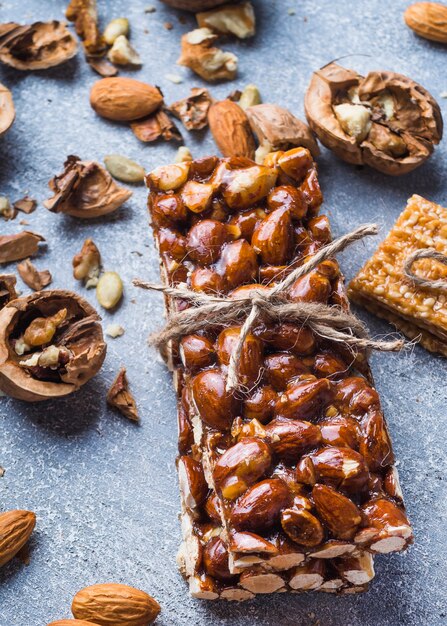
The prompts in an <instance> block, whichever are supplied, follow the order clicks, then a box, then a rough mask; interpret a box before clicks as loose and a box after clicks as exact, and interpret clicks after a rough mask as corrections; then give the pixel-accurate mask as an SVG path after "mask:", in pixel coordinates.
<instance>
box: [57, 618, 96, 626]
mask: <svg viewBox="0 0 447 626" xmlns="http://www.w3.org/2000/svg"><path fill="white" fill-rule="evenodd" d="M48 626H98V624H94V623H93V622H86V621H85V620H83V619H58V620H57V621H56V622H51V624H48Z"/></svg>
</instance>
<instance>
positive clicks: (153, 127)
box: [130, 109, 182, 143]
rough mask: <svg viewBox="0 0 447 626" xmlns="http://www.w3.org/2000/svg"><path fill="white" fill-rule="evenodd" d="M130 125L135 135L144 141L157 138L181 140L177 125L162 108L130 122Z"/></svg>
mask: <svg viewBox="0 0 447 626" xmlns="http://www.w3.org/2000/svg"><path fill="white" fill-rule="evenodd" d="M130 127H131V129H132V132H133V134H134V135H135V137H136V138H137V139H139V140H140V141H144V142H145V143H150V142H152V141H157V139H164V141H182V136H181V134H180V132H179V130H178V128H177V126H176V125H175V124H174V122H173V121H172V120H171V119H170V117H169V116H168V115H167V114H166V112H165V111H163V109H158V111H155V113H152V115H149V116H148V117H144V118H143V119H141V120H137V121H135V122H132V123H131V124H130Z"/></svg>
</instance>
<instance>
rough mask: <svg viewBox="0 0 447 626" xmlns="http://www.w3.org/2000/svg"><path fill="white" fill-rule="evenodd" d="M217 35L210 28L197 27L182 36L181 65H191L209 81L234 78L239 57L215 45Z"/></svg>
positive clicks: (194, 70)
mask: <svg viewBox="0 0 447 626" xmlns="http://www.w3.org/2000/svg"><path fill="white" fill-rule="evenodd" d="M216 39H217V36H216V35H215V34H214V33H213V32H212V31H211V30H210V29H209V28H197V29H196V30H193V31H191V32H189V33H186V34H185V35H183V37H182V53H181V56H180V58H179V60H178V61H177V63H178V64H179V65H184V66H186V67H189V68H190V69H191V70H193V72H195V73H196V74H198V75H199V76H201V77H202V78H203V79H204V80H207V81H210V82H212V81H216V80H233V78H234V77H235V76H236V72H237V62H238V61H237V57H236V55H234V54H233V53H232V52H224V51H223V50H220V49H219V48H216V47H214V46H213V44H214V42H215V41H216Z"/></svg>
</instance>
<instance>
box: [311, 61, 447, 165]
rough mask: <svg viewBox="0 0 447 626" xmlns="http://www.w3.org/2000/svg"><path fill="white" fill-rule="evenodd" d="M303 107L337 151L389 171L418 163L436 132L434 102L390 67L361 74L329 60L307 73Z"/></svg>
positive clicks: (437, 136) (439, 122) (355, 161)
mask: <svg viewBox="0 0 447 626" xmlns="http://www.w3.org/2000/svg"><path fill="white" fill-rule="evenodd" d="M305 110H306V116H307V119H308V121H309V125H310V127H311V129H312V130H313V131H314V132H315V133H316V135H317V137H318V138H319V139H320V141H321V142H322V143H323V144H324V145H325V146H326V147H327V148H329V149H330V150H332V151H333V152H335V154H337V156H339V157H340V158H341V159H343V160H344V161H347V162H348V163H353V164H356V165H363V164H366V165H370V166H371V167H373V168H375V169H377V170H379V171H380V172H383V173H384V174H389V175H391V176H398V175H400V174H406V173H408V172H411V171H412V170H414V169H415V168H416V167H418V166H419V165H421V164H422V163H423V162H424V161H426V160H427V159H428V157H429V156H430V155H431V153H432V152H433V150H434V146H435V145H436V144H438V143H439V141H440V140H441V138H442V130H443V123H442V117H441V112H440V109H439V106H438V104H437V102H436V101H435V100H434V98H433V97H432V96H431V95H430V94H429V93H428V91H427V90H426V89H424V88H423V87H422V86H421V85H419V84H418V83H416V82H414V81H413V80H411V79H410V78H407V77H406V76H403V75H402V74H396V73H394V72H382V71H374V72H370V73H369V74H368V75H367V76H366V77H363V76H361V75H360V74H357V73H356V72H354V71H353V70H348V69H345V68H343V67H341V66H339V65H337V64H336V63H331V64H329V65H327V66H325V67H323V68H322V69H321V70H318V71H317V72H315V73H314V74H313V76H312V79H311V82H310V85H309V87H308V90H307V93H306V98H305Z"/></svg>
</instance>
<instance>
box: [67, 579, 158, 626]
mask: <svg viewBox="0 0 447 626" xmlns="http://www.w3.org/2000/svg"><path fill="white" fill-rule="evenodd" d="M71 610H72V613H73V615H74V616H75V617H76V619H80V620H87V621H93V623H94V624H98V625H99V626H112V625H113V626H147V625H148V624H152V622H154V621H155V619H156V617H157V615H158V614H159V612H160V605H159V604H158V602H157V601H156V600H154V598H152V597H151V596H150V595H148V594H147V593H145V592H144V591H140V590H139V589H135V588H134V587H129V586H128V585H120V584H118V583H106V584H102V585H91V587H85V588H84V589H81V591H78V593H77V594H76V595H75V597H74V598H73V604H72V605H71Z"/></svg>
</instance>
